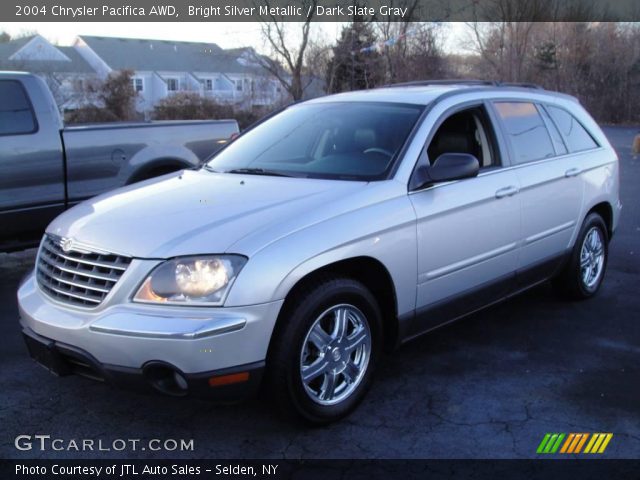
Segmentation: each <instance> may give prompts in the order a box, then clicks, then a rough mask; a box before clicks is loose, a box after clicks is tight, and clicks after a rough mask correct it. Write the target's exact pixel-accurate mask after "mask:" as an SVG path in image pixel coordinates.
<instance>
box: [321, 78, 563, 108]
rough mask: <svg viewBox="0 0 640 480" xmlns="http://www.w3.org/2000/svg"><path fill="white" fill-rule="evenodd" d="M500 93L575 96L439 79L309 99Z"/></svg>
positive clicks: (417, 99)
mask: <svg viewBox="0 0 640 480" xmlns="http://www.w3.org/2000/svg"><path fill="white" fill-rule="evenodd" d="M478 91H481V92H485V93H491V94H496V93H501V94H504V95H505V97H506V96H508V97H512V98H516V97H518V96H521V97H522V94H526V98H531V99H534V98H537V99H540V98H547V99H548V98H554V99H563V100H571V101H575V98H574V97H572V96H570V95H566V94H564V93H559V92H554V91H550V90H543V89H540V88H532V87H526V86H525V87H523V86H516V85H506V84H505V85H503V86H501V85H499V84H496V85H493V84H485V85H480V84H478V83H464V82H461V83H441V84H438V83H437V82H436V83H434V84H432V85H428V84H425V85H395V86H387V87H382V88H373V89H371V90H357V91H353V92H345V93H338V94H336V95H328V96H325V97H321V98H317V99H314V100H310V103H316V102H318V103H320V102H340V101H346V102H395V103H407V104H415V105H427V104H429V103H431V102H433V101H434V100H435V99H437V98H438V97H440V96H442V95H445V94H450V93H456V92H459V93H465V92H478Z"/></svg>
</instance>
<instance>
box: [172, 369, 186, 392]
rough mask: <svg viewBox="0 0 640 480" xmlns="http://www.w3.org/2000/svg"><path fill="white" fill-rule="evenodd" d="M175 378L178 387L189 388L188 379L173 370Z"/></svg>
mask: <svg viewBox="0 0 640 480" xmlns="http://www.w3.org/2000/svg"><path fill="white" fill-rule="evenodd" d="M173 379H174V380H175V382H176V385H177V386H178V388H180V389H182V390H186V389H187V388H189V384H188V383H187V380H186V379H185V378H184V377H183V376H182V375H180V374H179V373H178V372H173Z"/></svg>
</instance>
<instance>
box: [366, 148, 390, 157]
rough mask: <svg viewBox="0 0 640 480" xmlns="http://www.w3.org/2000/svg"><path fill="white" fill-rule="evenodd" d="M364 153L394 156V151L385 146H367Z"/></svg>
mask: <svg viewBox="0 0 640 480" xmlns="http://www.w3.org/2000/svg"><path fill="white" fill-rule="evenodd" d="M362 153H364V154H367V153H382V154H383V155H387V156H389V158H391V157H393V153H391V152H390V151H389V150H385V149H384V148H377V147H373V148H367V149H366V150H365V151H364V152H362Z"/></svg>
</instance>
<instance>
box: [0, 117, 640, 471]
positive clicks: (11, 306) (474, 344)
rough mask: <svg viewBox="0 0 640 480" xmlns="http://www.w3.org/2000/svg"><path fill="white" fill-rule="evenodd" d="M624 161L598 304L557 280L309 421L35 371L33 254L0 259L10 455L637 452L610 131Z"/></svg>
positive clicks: (471, 320)
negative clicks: (566, 446) (26, 440)
mask: <svg viewBox="0 0 640 480" xmlns="http://www.w3.org/2000/svg"><path fill="white" fill-rule="evenodd" d="M605 131H606V133H607V134H608V135H609V137H610V139H611V140H612V143H613V144H614V146H615V147H616V148H617V149H618V152H619V154H620V157H621V169H622V174H621V180H622V191H621V197H622V201H623V203H624V209H623V216H622V220H621V223H620V227H619V230H618V231H617V233H616V235H615V237H614V240H613V242H612V244H611V251H610V260H609V267H608V272H607V276H606V279H605V282H604V285H603V287H602V289H601V291H600V293H599V294H598V295H597V296H596V298H594V299H592V300H589V301H586V302H565V301H562V300H559V299H558V298H557V297H556V296H555V295H554V293H553V292H552V290H551V288H550V286H549V285H542V286H540V287H538V288H535V289H533V290H530V291H528V292H526V293H525V294H523V295H521V296H519V297H517V298H514V299H512V300H510V301H507V302H504V303H502V304H500V305H497V306H495V307H492V308H490V309H487V310H485V311H483V312H481V313H478V314H475V315H473V316H470V317H467V318H466V319H464V320H461V321H459V322H456V323H454V324H452V325H450V326H447V327H444V328H442V329H440V330H437V331H435V332H433V333H431V334H429V335H426V336H423V337H421V338H419V339H417V340H415V341H413V342H411V343H410V344H408V345H406V346H404V347H403V348H401V349H400V350H398V351H396V352H394V353H393V354H390V355H386V357H385V358H384V359H383V362H382V364H381V366H380V369H379V371H378V375H377V379H376V382H375V384H374V386H373V388H372V390H371V391H370V392H369V395H368V396H367V397H366V399H365V401H364V402H363V403H362V405H361V406H360V408H359V409H358V410H357V411H356V412H355V413H353V414H352V415H351V416H350V417H349V418H347V419H345V420H344V421H342V422H340V423H337V424H334V425H331V426H328V427H324V428H306V427H303V426H300V425H293V424H291V423H287V422H285V421H283V420H281V419H280V418H279V417H278V416H276V415H275V414H274V413H273V412H272V411H271V408H270V407H269V405H268V404H267V403H265V402H263V401H261V400H260V399H259V398H257V399H253V400H250V401H248V402H245V403H242V404H239V405H232V406H220V405H214V404H209V403H206V402H204V401H198V400H192V399H175V398H166V397H161V396H145V395H140V394H135V393H130V392H126V391H119V390H115V389H113V388H111V387H108V386H105V385H102V384H99V383H95V382H92V381H90V380H86V379H83V378H78V377H66V378H62V379H61V378H56V377H54V376H52V375H51V374H49V373H48V372H46V371H45V370H44V369H42V368H40V367H39V366H37V365H36V364H35V363H34V362H32V361H31V360H30V359H29V357H28V355H27V352H26V349H25V346H24V344H23V341H22V338H21V336H20V330H19V327H18V323H17V316H18V312H17V305H16V301H15V291H16V288H17V285H18V282H19V280H20V278H21V277H22V276H23V275H24V274H25V273H26V272H27V271H28V269H29V268H31V267H32V264H33V258H34V255H35V251H34V250H28V251H25V252H19V253H14V254H0V359H1V365H2V368H1V369H0V381H1V384H2V389H1V390H0V431H1V435H0V458H15V459H26V458H65V457H69V458H124V457H131V458H163V457H171V458H176V459H178V458H188V457H195V458H265V459H282V458H294V459H300V458H533V457H535V456H536V454H535V450H536V448H537V446H538V444H539V442H540V440H541V439H542V437H543V435H544V434H545V433H546V432H567V433H568V432H613V433H614V437H613V440H612V441H611V443H610V444H609V447H608V448H607V451H606V453H605V454H604V456H605V457H606V458H636V459H637V458H640V365H639V359H640V314H639V313H638V312H640V296H639V295H638V293H639V286H640V210H639V208H638V204H639V203H640V158H634V157H633V156H632V155H631V143H632V138H633V135H635V134H636V133H637V130H636V129H632V128H621V127H616V128H607V129H605ZM20 434H29V435H35V434H50V435H51V436H52V437H55V438H63V439H65V440H70V439H82V438H89V439H95V440H96V441H97V440H98V439H102V440H103V442H105V443H110V442H112V441H113V440H114V439H121V438H123V439H128V438H139V439H142V440H143V441H144V440H148V439H152V438H159V439H169V438H171V439H194V441H195V443H194V445H195V449H194V451H190V452H171V453H166V452H150V451H135V452H132V451H124V452H115V451H110V452H84V453H83V452H80V453H78V452H75V451H69V452H54V451H45V452H41V451H38V450H35V449H34V450H33V451H27V452H21V451H18V450H17V449H16V448H15V447H14V438H15V437H16V436H17V435H20Z"/></svg>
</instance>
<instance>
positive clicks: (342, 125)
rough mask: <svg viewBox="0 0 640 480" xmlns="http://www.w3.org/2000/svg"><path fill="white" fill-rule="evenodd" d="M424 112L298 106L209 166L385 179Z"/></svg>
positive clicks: (375, 106)
mask: <svg viewBox="0 0 640 480" xmlns="http://www.w3.org/2000/svg"><path fill="white" fill-rule="evenodd" d="M422 109H423V107H422V106H418V105H404V104H393V103H361V102H358V103H356V102H349V103H347V102H345V103H316V104H313V103H312V104H302V105H297V106H293V107H290V108H288V109H286V110H284V111H283V112H282V113H279V114H278V115H276V116H274V117H273V118H270V119H269V120H267V121H265V122H264V123H262V124H260V125H258V126H257V127H255V128H253V129H252V130H250V131H249V132H247V133H246V134H245V135H242V136H241V137H240V138H238V139H237V140H235V141H234V142H233V143H231V144H230V145H229V146H227V147H226V148H225V149H224V150H222V151H221V152H220V153H219V154H218V155H216V156H215V157H214V158H213V159H212V160H210V161H209V162H208V163H207V168H208V169H211V170H215V171H217V172H231V173H253V174H260V175H285V176H289V175H290V176H299V177H309V178H335V179H349V180H376V179H382V178H385V177H386V174H387V173H388V171H389V170H390V168H391V165H392V162H393V160H394V159H395V157H396V155H397V154H398V152H399V151H400V149H401V148H402V145H403V144H404V142H405V140H406V139H407V137H408V135H409V133H410V132H411V129H412V128H413V126H414V125H415V123H416V122H417V120H418V117H419V116H420V113H421V111H422Z"/></svg>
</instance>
